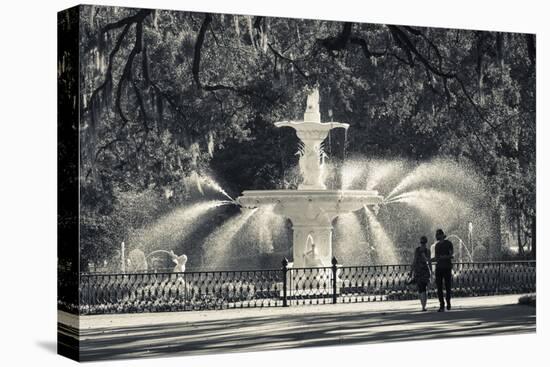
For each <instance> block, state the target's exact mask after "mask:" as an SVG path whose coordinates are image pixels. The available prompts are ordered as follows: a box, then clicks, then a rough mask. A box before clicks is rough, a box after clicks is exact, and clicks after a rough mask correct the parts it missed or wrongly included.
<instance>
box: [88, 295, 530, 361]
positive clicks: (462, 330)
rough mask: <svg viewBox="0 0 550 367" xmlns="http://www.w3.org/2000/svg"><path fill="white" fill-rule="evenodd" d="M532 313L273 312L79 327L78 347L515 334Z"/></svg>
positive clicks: (126, 349) (514, 309) (221, 347)
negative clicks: (204, 318) (84, 328)
mask: <svg viewBox="0 0 550 367" xmlns="http://www.w3.org/2000/svg"><path fill="white" fill-rule="evenodd" d="M535 313H536V309H535V308H533V307H528V306H521V305H504V306H492V307H479V308H469V309H458V310H453V311H451V312H444V313H437V312H403V311H393V312H382V313H380V312H364V313H360V312H355V313H343V312H342V313H325V314H323V313H315V314H300V315H292V314H290V315H284V314H278V315H273V316H269V315H266V316H261V317H250V318H237V319H229V320H215V321H208V320H204V321H200V322H178V323H171V324H162V325H150V326H135V327H120V328H100V329H93V330H84V331H81V332H80V335H81V344H80V347H81V353H82V354H81V357H82V360H98V359H113V358H134V357H149V356H151V357H152V356H160V355H178V354H180V355H181V354H184V355H191V354H205V353H222V352H244V351H257V350H269V349H271V350H272V349H281V348H296V347H314V346H323V345H337V344H352V343H372V342H382V341H401V340H419V339H433V338H447V337H461V336H482V335H498V334H511V333H514V334H516V333H521V332H534V331H535V329H536V315H535Z"/></svg>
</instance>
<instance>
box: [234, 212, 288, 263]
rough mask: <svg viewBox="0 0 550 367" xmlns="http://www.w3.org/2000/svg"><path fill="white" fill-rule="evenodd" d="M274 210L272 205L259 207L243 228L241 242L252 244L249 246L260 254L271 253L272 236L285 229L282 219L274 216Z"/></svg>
mask: <svg viewBox="0 0 550 367" xmlns="http://www.w3.org/2000/svg"><path fill="white" fill-rule="evenodd" d="M274 209H275V205H274V204H273V205H266V206H262V207H260V208H259V209H258V211H257V213H256V214H255V215H254V216H253V217H252V218H251V219H250V220H249V221H248V222H247V223H246V225H245V228H243V231H242V232H243V234H242V236H243V239H242V241H241V242H252V243H251V244H250V245H251V246H253V247H254V248H255V249H258V250H259V251H260V252H261V253H271V252H273V243H274V236H273V235H274V233H280V232H282V231H283V230H284V228H285V221H284V218H283V217H282V216H280V215H277V214H275V213H274V211H273V210H274Z"/></svg>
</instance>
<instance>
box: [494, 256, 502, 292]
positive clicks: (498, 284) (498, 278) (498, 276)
mask: <svg viewBox="0 0 550 367" xmlns="http://www.w3.org/2000/svg"><path fill="white" fill-rule="evenodd" d="M501 265H502V263H500V262H499V263H498V273H497V284H496V287H495V288H496V289H495V294H498V289H499V288H500V266H501Z"/></svg>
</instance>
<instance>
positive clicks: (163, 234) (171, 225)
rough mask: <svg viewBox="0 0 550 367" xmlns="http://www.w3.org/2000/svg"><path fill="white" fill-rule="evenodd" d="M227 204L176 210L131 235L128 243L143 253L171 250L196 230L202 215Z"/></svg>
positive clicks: (220, 202) (212, 201)
mask: <svg viewBox="0 0 550 367" xmlns="http://www.w3.org/2000/svg"><path fill="white" fill-rule="evenodd" d="M227 204H231V202H228V201H221V200H211V201H205V202H200V203H197V204H194V205H191V206H188V207H181V208H178V209H176V210H174V211H172V212H171V213H169V214H167V215H165V216H163V217H162V218H160V219H158V220H157V221H155V222H154V223H152V224H150V225H148V226H146V227H145V228H141V229H139V230H137V231H135V232H134V233H132V234H131V235H130V239H129V243H130V244H131V245H132V246H135V247H138V248H141V249H142V250H143V251H144V252H145V253H147V252H148V251H150V250H152V249H155V248H158V247H162V248H164V249H166V248H167V249H173V248H174V247H175V246H177V245H178V244H179V243H181V242H182V241H184V240H185V237H187V235H189V233H190V232H191V231H192V230H193V229H194V228H196V224H197V221H198V220H199V218H200V217H201V216H202V215H204V214H206V213H207V212H208V211H209V210H211V209H213V208H216V207H219V206H222V205H227Z"/></svg>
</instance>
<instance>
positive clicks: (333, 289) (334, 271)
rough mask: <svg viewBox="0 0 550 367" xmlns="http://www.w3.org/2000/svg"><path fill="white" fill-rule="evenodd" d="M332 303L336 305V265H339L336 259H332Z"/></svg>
mask: <svg viewBox="0 0 550 367" xmlns="http://www.w3.org/2000/svg"><path fill="white" fill-rule="evenodd" d="M331 262H332V303H336V295H337V294H336V292H337V290H336V270H337V268H336V264H338V261H337V260H336V257H335V256H333V257H332V261H331Z"/></svg>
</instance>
